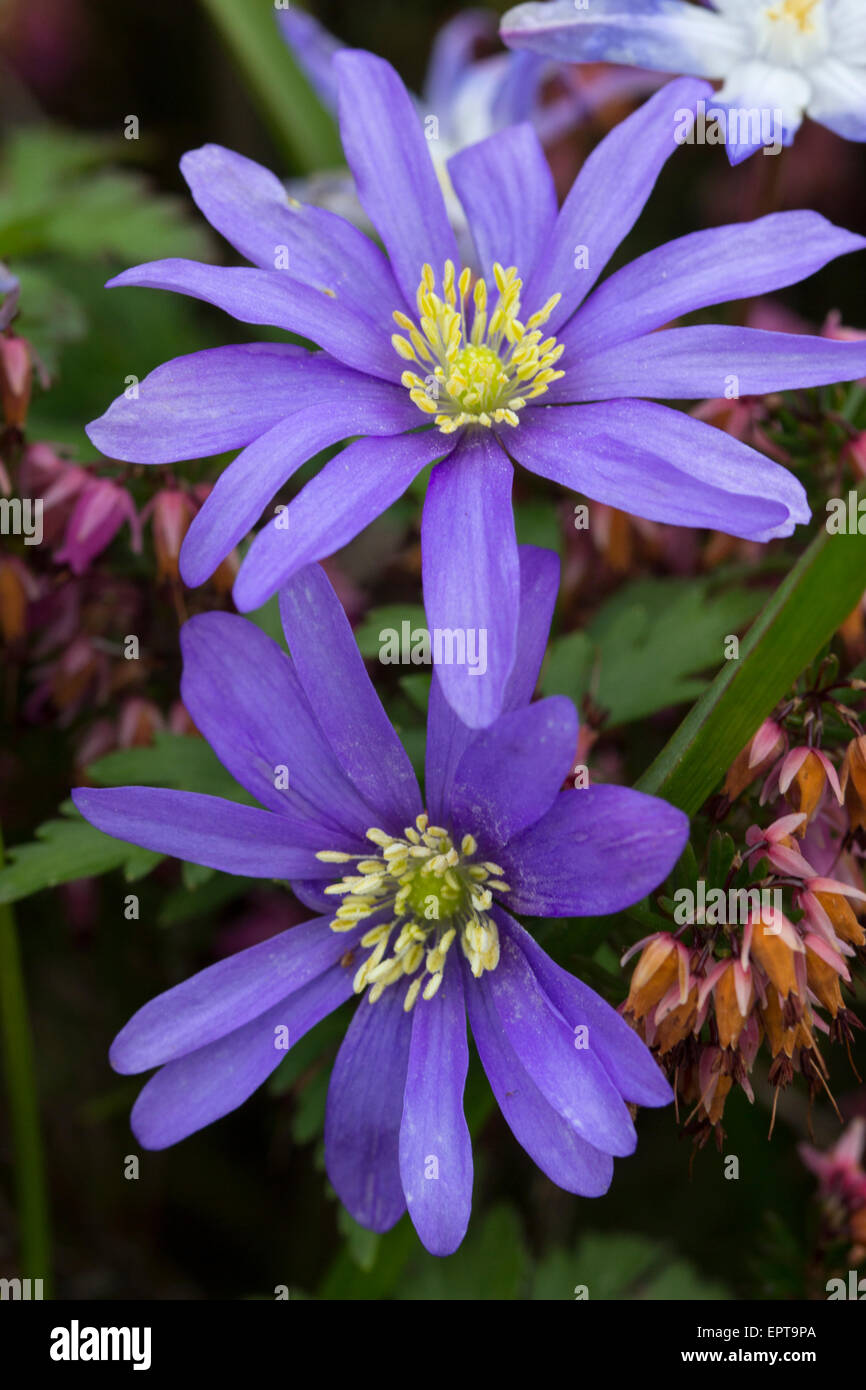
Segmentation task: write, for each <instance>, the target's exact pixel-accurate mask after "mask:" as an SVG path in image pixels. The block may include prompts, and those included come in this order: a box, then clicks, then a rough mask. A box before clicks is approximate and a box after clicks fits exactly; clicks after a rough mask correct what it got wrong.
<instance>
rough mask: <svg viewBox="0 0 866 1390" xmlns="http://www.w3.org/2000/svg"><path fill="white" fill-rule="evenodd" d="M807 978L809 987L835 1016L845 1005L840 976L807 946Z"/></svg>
mask: <svg viewBox="0 0 866 1390" xmlns="http://www.w3.org/2000/svg"><path fill="white" fill-rule="evenodd" d="M806 979H807V980H808V981H809V988H810V989H811V991H812V993H813V994H814V995H815V997H816V999H818V1000H819V1001H820V1002H821V1003H822V1004H823V1005H824V1008H825V1009H827V1010H828V1012H829V1013H830V1015H831V1016H832V1017H833V1018H835V1017H836V1015H837V1014H838V1012H839V1010H840V1009H843V1008H844V1007H845V1002H844V1000H843V998H842V990H841V989H840V987H839V976H838V975H837V974H836V971H835V970H834V969H833V967H832V965H829V964H828V963H827V961H825V960H823V959H822V958H821V956H819V955H817V954H816V952H815V951H812V950H810V948H809V947H808V946H807V947H806Z"/></svg>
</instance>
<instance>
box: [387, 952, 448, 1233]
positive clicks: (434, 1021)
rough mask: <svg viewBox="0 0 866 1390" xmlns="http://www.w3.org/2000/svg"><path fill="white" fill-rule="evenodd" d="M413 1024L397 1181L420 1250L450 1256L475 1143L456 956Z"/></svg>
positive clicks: (423, 1001) (419, 1006)
mask: <svg viewBox="0 0 866 1390" xmlns="http://www.w3.org/2000/svg"><path fill="white" fill-rule="evenodd" d="M372 1007H373V1008H376V1005H375V1004H374V1005H372ZM411 1018H412V1041H411V1044H410V1047H409V1062H408V1069H407V1073H406V1089H405V1095H404V1100H403V1119H402V1122H401V1125H400V1178H401V1181H402V1184H403V1191H404V1193H405V1196H406V1205H407V1206H408V1208H409V1215H410V1216H411V1218H412V1224H413V1225H414V1227H415V1230H416V1231H417V1232H418V1235H419V1236H420V1237H421V1240H422V1241H423V1243H424V1245H425V1246H426V1248H427V1249H428V1250H429V1251H430V1253H431V1255H451V1254H453V1252H454V1251H455V1250H456V1249H457V1247H458V1245H459V1244H460V1242H461V1241H462V1239H463V1237H464V1235H465V1234H466V1228H467V1226H468V1225H469V1214H470V1212H471V1210H472V1141H471V1139H470V1137H469V1129H468V1126H467V1124H466V1119H465V1117H464V1114H463V1088H464V1085H465V1084H466V1072H467V1069H468V1067H469V1047H468V1044H467V1041H466V1006H465V1003H464V999H463V980H462V976H461V971H460V962H459V960H458V959H457V957H456V956H453V958H451V959H449V960H448V963H447V967H446V970H445V978H444V980H443V981H442V985H441V987H440V988H439V990H438V992H437V993H436V994H435V995H434V996H433V998H432V999H419V1000H418V1001H417V1003H416V1004H415V1008H414V1009H413V1011H412V1014H411Z"/></svg>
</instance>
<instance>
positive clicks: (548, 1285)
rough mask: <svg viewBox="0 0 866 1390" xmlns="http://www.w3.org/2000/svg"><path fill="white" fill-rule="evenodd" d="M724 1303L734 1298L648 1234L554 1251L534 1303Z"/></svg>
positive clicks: (536, 1285) (543, 1266) (543, 1265)
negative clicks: (584, 1300) (577, 1300)
mask: <svg viewBox="0 0 866 1390" xmlns="http://www.w3.org/2000/svg"><path fill="white" fill-rule="evenodd" d="M583 1287H585V1288H586V1292H587V1294H588V1295H589V1301H590V1302H593V1301H595V1302H597V1301H599V1300H602V1301H608V1300H628V1301H632V1300H634V1299H641V1300H653V1301H659V1302H661V1301H666V1300H668V1299H670V1300H676V1301H682V1300H689V1299H693V1298H694V1299H701V1300H719V1299H726V1298H728V1297H729V1296H730V1295H729V1294H728V1292H727V1290H726V1289H725V1288H724V1287H723V1286H722V1285H721V1284H717V1283H714V1282H711V1281H709V1280H706V1279H704V1278H703V1277H702V1276H701V1275H700V1274H698V1272H697V1271H696V1270H695V1269H694V1267H693V1266H692V1265H691V1264H689V1263H688V1261H686V1260H683V1259H679V1258H677V1257H673V1256H672V1255H671V1252H670V1251H669V1250H667V1249H666V1248H665V1247H664V1246H663V1245H659V1244H658V1242H657V1241H654V1240H650V1239H649V1238H648V1237H647V1236H644V1235H615V1234H610V1233H608V1232H605V1233H604V1234H600V1233H595V1232H592V1233H588V1234H587V1235H585V1236H583V1238H582V1239H581V1240H580V1242H579V1244H578V1246H577V1248H576V1249H575V1250H574V1251H571V1252H569V1251H565V1250H554V1251H552V1252H551V1253H550V1254H549V1255H547V1256H546V1258H545V1259H543V1260H541V1261H540V1263H539V1264H538V1266H537V1267H536V1270H535V1275H534V1278H533V1282H532V1293H531V1297H532V1299H533V1300H546V1301H561V1300H563V1299H568V1300H571V1299H575V1298H577V1297H578V1296H581V1297H583V1295H582V1294H581V1295H579V1294H578V1290H581V1289H582V1288H583Z"/></svg>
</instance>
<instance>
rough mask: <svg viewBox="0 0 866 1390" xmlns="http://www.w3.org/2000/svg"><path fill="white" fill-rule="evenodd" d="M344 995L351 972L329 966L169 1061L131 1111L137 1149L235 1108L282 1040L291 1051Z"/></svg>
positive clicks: (272, 1064) (269, 1066)
mask: <svg viewBox="0 0 866 1390" xmlns="http://www.w3.org/2000/svg"><path fill="white" fill-rule="evenodd" d="M351 993H352V972H351V970H344V969H343V968H342V966H340V965H335V966H333V967H332V968H331V969H330V970H329V971H328V972H327V974H325V975H320V976H319V978H318V979H316V980H313V981H312V982H311V983H310V984H308V985H307V986H306V987H305V988H304V989H302V990H300V991H299V992H298V993H297V994H293V995H291V996H290V998H288V999H284V1000H282V1002H281V1003H279V1004H277V1005H276V1006H275V1008H273V1009H271V1010H269V1012H268V1013H265V1014H262V1016H261V1017H260V1018H255V1019H253V1020H252V1022H250V1023H247V1024H245V1025H244V1026H243V1027H242V1028H238V1029H237V1031H236V1032H234V1033H230V1034H229V1035H228V1036H227V1037H225V1038H220V1039H219V1041H218V1042H213V1043H210V1044H209V1045H208V1046H207V1047H202V1048H200V1049H199V1050H198V1051H197V1052H191V1053H189V1054H188V1055H187V1056H186V1057H181V1058H179V1060H178V1061H176V1062H169V1063H168V1065H167V1066H165V1067H163V1068H162V1070H161V1071H159V1072H157V1074H156V1076H153V1077H151V1079H150V1081H148V1083H147V1085H146V1086H145V1087H144V1089H143V1090H142V1091H141V1093H140V1095H139V1097H138V1100H137V1101H136V1102H135V1105H134V1106H133V1108H132V1116H131V1120H130V1123H131V1125H132V1131H133V1133H134V1135H135V1137H136V1139H137V1140H138V1142H139V1143H140V1144H141V1146H142V1148H144V1149H166V1148H168V1147H169V1145H170V1144H176V1143H178V1141H179V1140H181V1139H186V1138H187V1137H188V1136H189V1135H190V1134H195V1133H196V1131H197V1130H200V1129H204V1127H205V1125H210V1124H213V1122H214V1120H219V1119H222V1117H223V1115H228V1114H230V1112H231V1111H232V1110H236V1109H237V1107H238V1106H239V1105H243V1103H244V1101H245V1100H248V1099H249V1097H250V1096H251V1095H252V1093H253V1091H256V1090H258V1088H259V1086H261V1085H262V1084H263V1082H265V1081H266V1080H267V1078H268V1077H269V1076H270V1075H271V1072H273V1071H276V1069H277V1067H278V1066H279V1064H280V1062H281V1061H282V1060H283V1058H284V1057H285V1055H286V1045H285V1044H284V1043H283V1042H282V1039H283V1038H284V1037H286V1036H288V1046H289V1047H292V1046H294V1044H295V1043H296V1042H298V1041H299V1040H300V1039H301V1038H302V1037H303V1036H304V1034H305V1033H308V1032H309V1030H310V1029H311V1028H312V1027H314V1026H315V1024H317V1023H319V1022H320V1021H321V1019H323V1018H325V1017H326V1016H327V1015H328V1014H330V1013H333V1011H334V1009H336V1008H339V1006H340V1004H342V1003H344V1001H345V1000H346V999H348V998H349V996H350V995H351ZM284 1029H285V1030H288V1032H287V1034H286V1033H285V1032H283V1030H284Z"/></svg>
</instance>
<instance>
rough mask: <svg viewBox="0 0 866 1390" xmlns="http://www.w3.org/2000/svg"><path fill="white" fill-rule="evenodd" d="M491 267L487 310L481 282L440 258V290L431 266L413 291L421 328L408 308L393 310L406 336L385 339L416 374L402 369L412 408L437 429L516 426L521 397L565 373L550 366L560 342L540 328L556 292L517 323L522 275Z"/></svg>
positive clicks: (537, 393)
mask: <svg viewBox="0 0 866 1390" xmlns="http://www.w3.org/2000/svg"><path fill="white" fill-rule="evenodd" d="M493 274H494V277H495V280H496V288H497V290H498V291H499V296H498V298H497V301H496V304H495V305H494V306H493V308H492V310H491V309H490V307H489V304H488V297H487V284H486V282H485V281H484V280H476V281H475V284H474V286H473V285H472V272H471V270H468V269H465V270H462V271H461V272H460V277H459V279H458V278H456V274H455V268H454V262H453V261H446V262H445V272H444V274H443V277H442V295H441V297H440V296H439V295H438V294H436V292H435V291H436V280H435V276H434V274H433V269H432V267H431V266H429V265H425V266H424V271H423V275H422V278H421V284H420V285H419V287H418V296H417V302H418V318H419V324H420V327H419V326H418V325H416V324H415V323H413V321H412V319H410V318H409V316H408V314H404V313H402V312H401V311H400V310H395V312H394V322H395V323H396V324H397V326H398V328H402V329H403V331H404V334H405V336H404V334H403V333H395V334H394V335H393V336H392V338H391V342H392V343H393V344H394V347H395V349H396V351H397V352H398V353H399V355H400V356H401V357H402V358H403V359H404V360H405V361H407V362H414V363H415V364H416V365H417V366H418V367H419V368H420V369H421V372H422V373H423V376H419V374H418V373H417V372H410V371H406V372H404V373H403V376H402V382H403V385H404V386H406V387H408V389H409V395H410V396H411V398H412V400H413V401H414V402H415V404H416V405H417V407H418V409H419V410H422V411H423V412H424V414H425V415H433V416H435V423H436V424H437V425H438V426H439V428H440V430H441V431H442V433H443V434H453V433H454V431H455V430H458V429H461V428H462V427H463V426H464V425H484V426H486V427H487V428H490V427H491V426H492V425H499V424H507V425H512V426H514V425H517V424H519V420H518V416H517V412H518V411H519V410H521V409H522V408H523V406H525V405H526V402H527V401H529V400H532V399H533V398H534V397H535V396H540V395H543V393H544V392H545V391H546V390H547V388H548V387H549V385H550V383H551V382H552V381H556V380H557V379H558V378H559V377H561V376H563V375H564V373H563V372H558V371H555V370H554V368H555V365H556V363H557V362H558V361H559V359H560V357H561V356H562V353H563V350H564V349H563V347H562V345H561V344H558V343H557V341H556V339H555V338H552V337H551V338H545V337H544V335H543V334H542V332H541V326H542V324H545V323H546V322H547V320H548V319H549V318H550V315H551V314H552V313H553V310H554V309H555V308H556V305H557V304H558V303H559V301H560V299H561V297H562V296H561V295H558V294H555V295H552V296H551V298H550V299H549V300H548V301H547V303H546V304H545V305H544V306H543V308H541V309H539V310H538V312H537V313H535V314H533V315H532V316H531V318H529V319H527V321H526V323H523V322H522V320H521V319H520V317H519V315H520V292H521V290H522V289H523V281H522V280H520V279H519V278H518V274H517V269H516V267H514V266H511V267H510V268H509V269H508V270H505V269H503V267H502V266H501V265H499V263H498V262H497V264H496V265H495V266H494V267H493ZM470 289H471V294H470Z"/></svg>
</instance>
